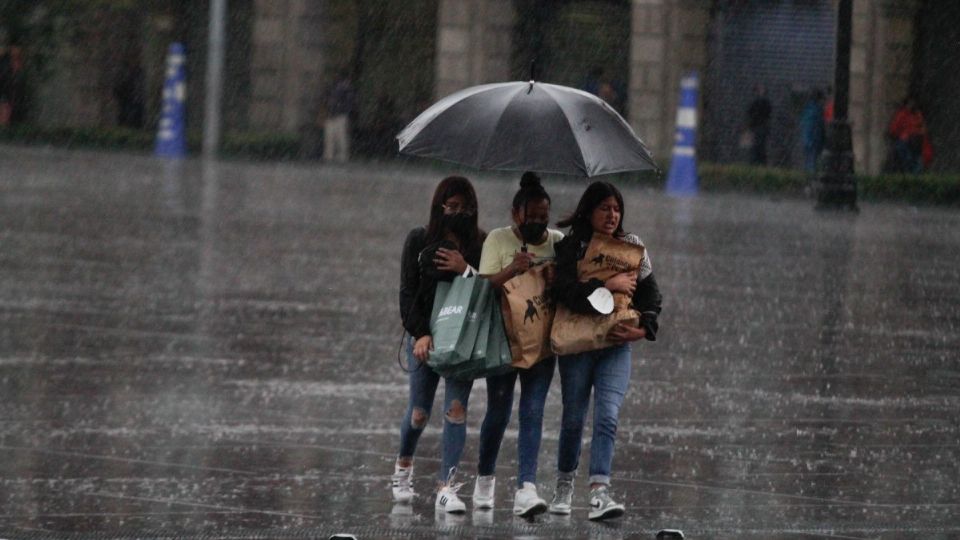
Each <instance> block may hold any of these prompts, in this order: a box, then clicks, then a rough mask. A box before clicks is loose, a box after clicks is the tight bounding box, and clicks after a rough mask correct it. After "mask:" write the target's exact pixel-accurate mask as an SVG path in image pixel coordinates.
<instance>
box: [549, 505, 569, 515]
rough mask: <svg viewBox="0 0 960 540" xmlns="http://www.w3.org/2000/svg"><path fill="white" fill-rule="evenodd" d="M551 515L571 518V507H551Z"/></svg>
mask: <svg viewBox="0 0 960 540" xmlns="http://www.w3.org/2000/svg"><path fill="white" fill-rule="evenodd" d="M550 513H551V514H556V515H558V516H569V515H570V507H569V506H551V507H550Z"/></svg>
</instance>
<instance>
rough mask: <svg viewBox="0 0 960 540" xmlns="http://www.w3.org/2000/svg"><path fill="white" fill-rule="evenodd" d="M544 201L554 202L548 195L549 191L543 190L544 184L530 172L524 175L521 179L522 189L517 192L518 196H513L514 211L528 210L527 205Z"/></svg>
mask: <svg viewBox="0 0 960 540" xmlns="http://www.w3.org/2000/svg"><path fill="white" fill-rule="evenodd" d="M544 199H546V201H547V202H548V203H551V202H552V201H551V200H550V195H548V194H547V190H545V189H543V184H541V183H540V177H539V176H537V175H536V173H533V172H530V171H527V172H525V173H523V176H521V177H520V189H519V190H518V191H517V194H516V195H514V196H513V209H514V211H519V210H520V209H521V208H523V209H524V210H526V209H527V205H528V204H530V203H531V202H537V201H542V200H544Z"/></svg>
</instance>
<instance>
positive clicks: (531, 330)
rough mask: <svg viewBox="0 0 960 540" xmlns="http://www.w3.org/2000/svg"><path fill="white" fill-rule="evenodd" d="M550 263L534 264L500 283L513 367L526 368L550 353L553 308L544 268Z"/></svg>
mask: <svg viewBox="0 0 960 540" xmlns="http://www.w3.org/2000/svg"><path fill="white" fill-rule="evenodd" d="M551 265H553V263H552V262H549V263H546V264H542V265H538V266H534V267H533V268H531V269H529V270H527V271H526V272H524V273H523V274H520V275H519V276H515V277H513V278H511V279H510V280H509V281H507V282H506V283H504V284H503V301H502V302H501V307H502V309H503V322H504V326H505V328H506V331H507V338H508V339H509V340H510V351H511V352H512V354H513V367H516V368H521V369H529V368H530V367H531V366H533V365H534V364H536V363H537V362H539V361H540V360H542V359H544V358H546V357H548V356H550V355H552V354H553V352H552V351H551V350H550V328H551V326H552V325H553V313H554V307H553V302H551V300H550V298H549V296H548V295H547V292H546V288H547V280H546V278H545V277H544V271H545V270H547V267H548V266H551Z"/></svg>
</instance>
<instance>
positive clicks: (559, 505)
mask: <svg viewBox="0 0 960 540" xmlns="http://www.w3.org/2000/svg"><path fill="white" fill-rule="evenodd" d="M572 500H573V476H558V477H557V491H556V492H554V494H553V500H552V501H550V513H551V514H560V515H563V516H568V515H570V503H571V501H572Z"/></svg>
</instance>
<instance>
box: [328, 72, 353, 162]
mask: <svg viewBox="0 0 960 540" xmlns="http://www.w3.org/2000/svg"><path fill="white" fill-rule="evenodd" d="M355 105H356V92H355V91H354V89H353V82H352V81H351V80H350V74H349V72H348V71H347V70H345V69H344V70H341V71H340V73H339V77H338V78H337V81H336V82H335V83H334V84H333V86H331V87H330V91H329V92H328V93H327V102H326V106H327V110H326V113H327V117H326V120H324V122H323V160H324V161H329V162H334V163H346V162H347V161H348V160H349V159H350V116H351V115H352V114H353V111H354V107H355Z"/></svg>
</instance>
